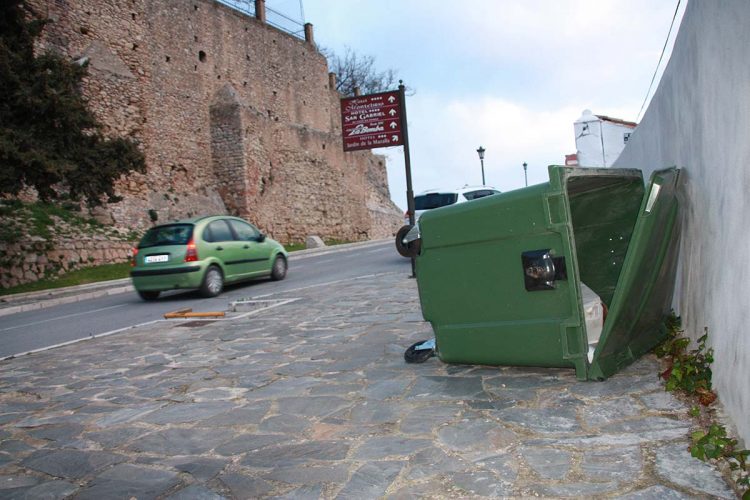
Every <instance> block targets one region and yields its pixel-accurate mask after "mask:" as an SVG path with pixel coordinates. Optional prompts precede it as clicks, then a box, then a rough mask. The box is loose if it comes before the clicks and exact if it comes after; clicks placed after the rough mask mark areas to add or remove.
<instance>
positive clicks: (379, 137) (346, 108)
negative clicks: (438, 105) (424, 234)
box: [341, 80, 416, 277]
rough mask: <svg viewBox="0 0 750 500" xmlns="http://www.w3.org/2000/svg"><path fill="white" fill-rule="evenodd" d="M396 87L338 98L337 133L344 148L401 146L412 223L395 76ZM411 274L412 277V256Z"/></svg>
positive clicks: (401, 98)
mask: <svg viewBox="0 0 750 500" xmlns="http://www.w3.org/2000/svg"><path fill="white" fill-rule="evenodd" d="M398 83H399V86H398V90H397V91H391V92H380V93H377V94H368V95H363V96H356V97H347V98H345V99H341V134H342V136H343V138H344V151H358V150H360V149H374V148H385V147H390V146H401V145H403V146H404V163H405V164H406V203H407V210H408V212H409V224H410V225H411V226H413V225H414V222H415V221H414V191H413V190H412V185H411V158H410V157H409V134H408V131H407V126H406V97H405V95H406V94H405V92H406V87H405V86H404V82H403V81H401V80H399V82H398ZM411 274H412V277H416V272H415V261H414V257H412V258H411Z"/></svg>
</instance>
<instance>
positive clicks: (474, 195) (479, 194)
mask: <svg viewBox="0 0 750 500" xmlns="http://www.w3.org/2000/svg"><path fill="white" fill-rule="evenodd" d="M499 192H500V191H495V190H493V189H479V190H477V191H469V192H468V193H464V198H466V199H467V200H477V199H479V198H484V197H485V196H490V195H491V194H497V193H499Z"/></svg>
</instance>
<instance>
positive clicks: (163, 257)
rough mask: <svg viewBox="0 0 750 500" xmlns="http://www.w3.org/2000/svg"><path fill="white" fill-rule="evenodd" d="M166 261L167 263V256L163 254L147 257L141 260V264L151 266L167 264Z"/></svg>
mask: <svg viewBox="0 0 750 500" xmlns="http://www.w3.org/2000/svg"><path fill="white" fill-rule="evenodd" d="M167 261H169V255H168V254H164V255H147V256H146V257H145V258H144V259H143V262H145V263H146V264H153V263H154V262H167Z"/></svg>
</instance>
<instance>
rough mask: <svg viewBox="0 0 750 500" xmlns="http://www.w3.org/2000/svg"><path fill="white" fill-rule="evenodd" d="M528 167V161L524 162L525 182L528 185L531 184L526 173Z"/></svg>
mask: <svg viewBox="0 0 750 500" xmlns="http://www.w3.org/2000/svg"><path fill="white" fill-rule="evenodd" d="M526 167H528V165H527V163H526V162H523V180H524V182H526V185H527V186H528V185H529V178H528V176H527V175H526Z"/></svg>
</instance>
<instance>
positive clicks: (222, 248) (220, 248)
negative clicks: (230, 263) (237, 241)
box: [216, 247, 224, 250]
mask: <svg viewBox="0 0 750 500" xmlns="http://www.w3.org/2000/svg"><path fill="white" fill-rule="evenodd" d="M216 250H224V247H216Z"/></svg>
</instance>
